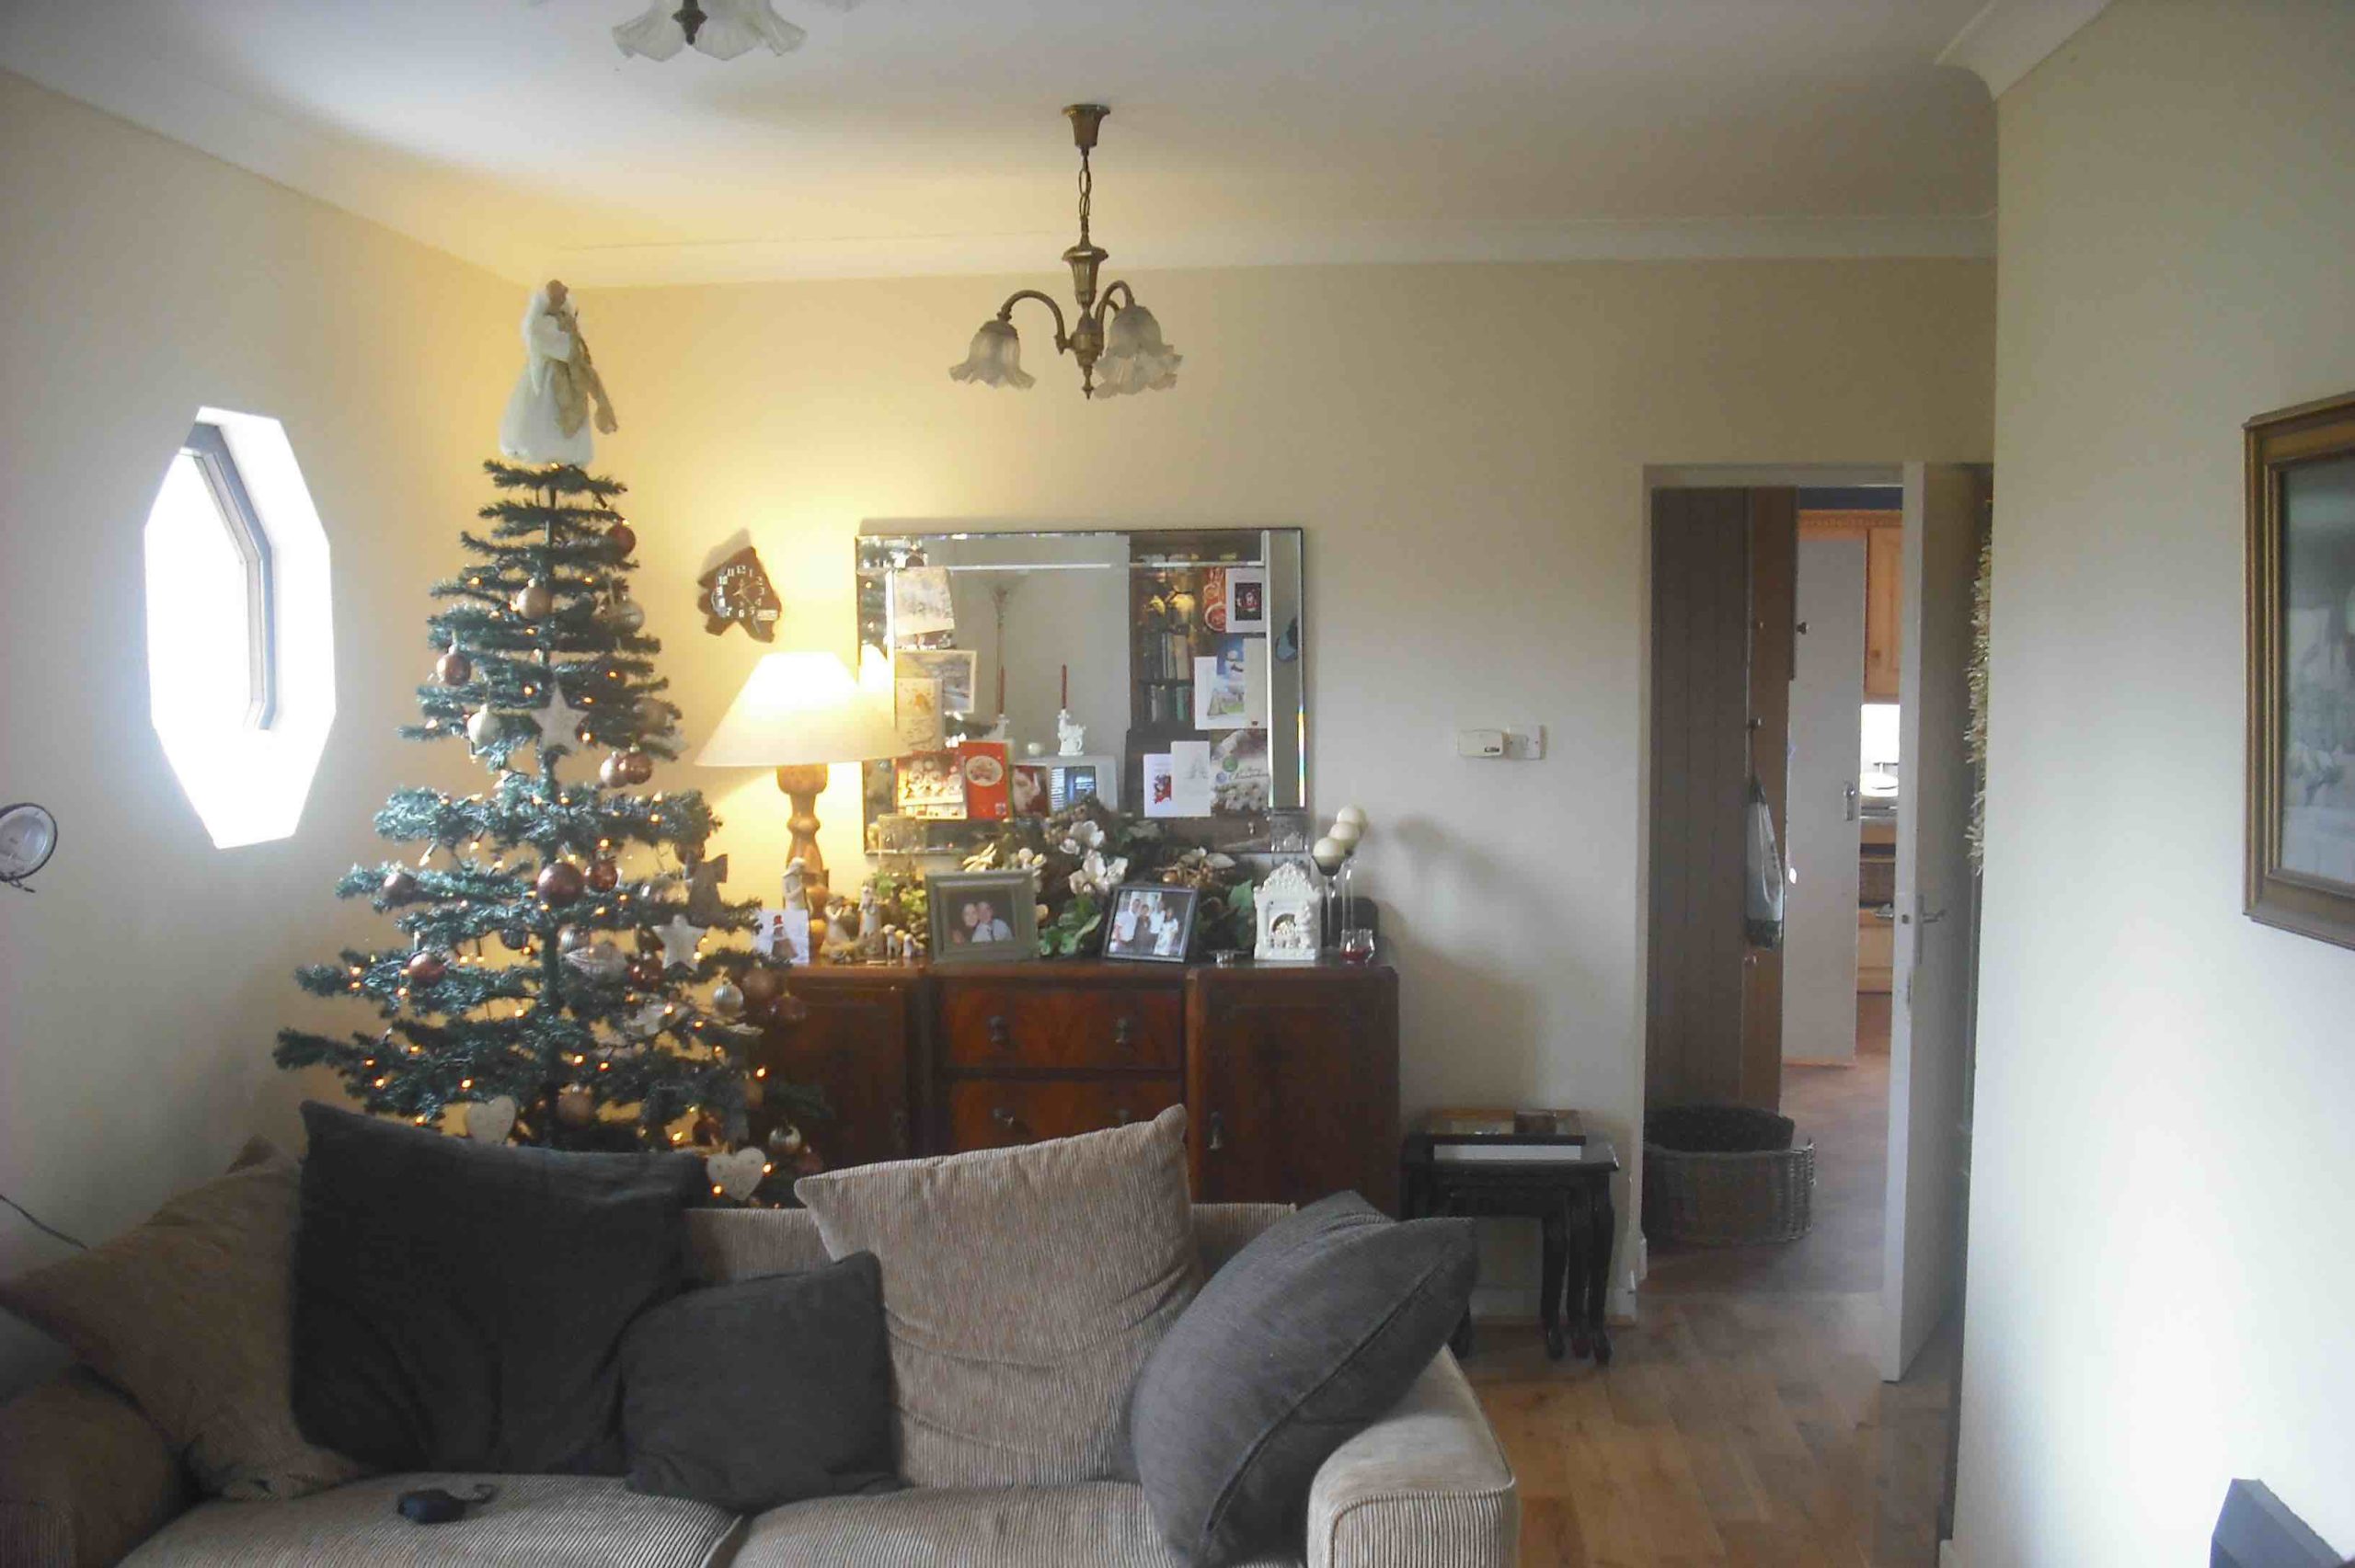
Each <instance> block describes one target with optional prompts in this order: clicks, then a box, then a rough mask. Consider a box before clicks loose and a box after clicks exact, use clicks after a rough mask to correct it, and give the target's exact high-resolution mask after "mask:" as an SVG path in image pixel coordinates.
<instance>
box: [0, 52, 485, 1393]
mask: <svg viewBox="0 0 2355 1568" xmlns="http://www.w3.org/2000/svg"><path fill="white" fill-rule="evenodd" d="M0 214H5V215H6V216H5V218H0V225H5V227H0V235H5V237H0V302H5V305H0V552H4V553H5V555H4V556H0V558H5V560H6V578H5V581H6V592H7V612H6V614H5V615H0V649H5V652H0V668H5V669H6V671H7V674H8V679H7V680H6V681H0V735H5V736H6V741H5V750H0V800H24V799H30V800H39V801H42V802H45V803H46V804H47V805H48V806H49V807H51V808H52V810H54V811H55V812H56V814H57V817H58V820H59V828H60V843H59V848H58V852H57V855H56V858H55V859H54V860H53V861H52V863H51V864H50V865H49V867H48V869H46V870H45V871H43V872H42V873H41V874H40V877H39V878H38V879H37V881H36V886H37V887H38V888H39V891H38V892H37V893H35V894H33V895H31V896H26V895H24V894H20V893H16V892H11V891H7V890H5V889H0V1191H4V1192H6V1193H7V1194H8V1195H9V1196H13V1197H15V1198H17V1200H18V1201H20V1202H22V1203H23V1204H25V1205H26V1206H27V1207H29V1208H31V1209H32V1210H33V1211H34V1212H35V1213H37V1214H40V1216H41V1217H42V1218H44V1219H48V1220H49V1221H50V1222H51V1223H52V1224H55V1225H58V1226H61V1227H63V1229H65V1230H69V1231H72V1232H75V1233H76V1234H78V1235H81V1236H83V1237H85V1238H89V1239H96V1238H98V1237H99V1236H103V1235H107V1234H109V1233H111V1232H112V1231H114V1230H119V1229H121V1227H123V1226H125V1225H128V1224H130V1223H132V1222H133V1221H135V1220H136V1219H140V1218H141V1217H143V1216H144V1215H145V1214H146V1213H147V1212H148V1211H149V1210H150V1209H152V1208H153V1207H155V1205H156V1204H157V1203H159V1202H160V1201H162V1200H163V1198H165V1197H166V1196H168V1195H169V1194H170V1193H171V1192H172V1191H173V1190H174V1189H176V1188H178V1187H181V1186H184V1185H189V1184H190V1183H193V1182H195V1181H198V1180H201V1179H202V1178H204V1177H206V1176H208V1175H212V1174H214V1173H218V1172H219V1171H220V1170H222V1169H223V1168H224V1166H225V1165H226V1164H227V1162H228V1160H229V1158H230V1156H231V1155H232V1154H233V1153H234V1152H235V1151H236V1148H237V1145H238V1143H239V1142H240V1141H241V1140H242V1139H244V1138H245V1137H246V1136H247V1133H248V1132H249V1131H254V1130H260V1131H264V1132H268V1133H270V1134H272V1135H274V1136H277V1137H280V1138H291V1137H292V1136H293V1133H294V1131H295V1124H294V1120H293V1110H292V1108H293V1104H294V1102H295V1100H296V1098H297V1097H298V1096H299V1093H301V1091H302V1089H303V1087H304V1085H303V1083H302V1082H301V1081H300V1080H297V1079H295V1078H293V1077H291V1076H289V1075H287V1074H284V1073H281V1072H279V1071H278V1070H276V1069H275V1068H274V1067H272V1066H271V1065H270V1054H269V1053H270V1044H271V1036H272V1035H273V1034H274V1032H275V1031H276V1029H277V1028H278V1026H279V1025H281V1024H286V1023H290V1022H294V1021H297V1020H307V1021H309V1022H311V1023H314V1024H330V1023H331V1024H337V1025H339V1026H357V1024H358V1023H359V1022H361V1019H360V1017H358V1016H355V1015H354V1014H352V1013H349V1012H348V1011H345V1010H341V1009H323V1008H322V1006H321V1004H317V1003H313V1002H308V1001H306V1000H305V999H304V998H303V997H302V996H301V994H300V993H299V992H298V991H296V990H295V989H294V984H293V974H292V971H293V967H294V966H295V964H296V963H298V962H300V961H304V960H306V959H311V958H324V957H331V956H333V954H334V951H335V948H336V946H337V945H338V944H339V941H340V940H341V939H344V938H347V937H359V936H381V935H382V934H383V931H382V928H381V927H380V926H378V925H377V922H375V921H373V918H371V917H369V916H368V915H367V914H366V913H365V911H364V910H353V909H351V908H349V907H346V906H341V905H339V904H338V903H337V901H336V899H335V898H334V896H333V891H332V888H333V884H334V881H335V878H336V876H338V874H339V873H340V872H341V871H342V870H343V869H344V868H345V867H346V866H348V865H350V864H351V863H352V862H353V861H354V860H356V859H362V858H369V859H373V858H374V857H375V854H376V848H377V845H376V841H375V838H374V835H373V832H372V831H371V829H370V826H369V818H370V817H371V815H372V814H373V812H374V810H375V809H376V808H377V807H380V806H382V805H383V804H384V799H385V795H386V793H387V792H388V791H389V790H390V789H391V788H392V787H393V786H394V785H395V784H399V783H404V782H407V783H417V782H432V781H437V780H441V779H445V778H446V779H448V780H449V782H453V783H455V782H458V781H459V779H460V778H462V777H463V776H464V774H463V772H462V771H452V770H453V769H454V767H456V766H457V765H456V764H455V763H454V760H453V759H451V758H449V757H442V758H439V759H437V758H436V757H434V756H433V755H432V754H431V751H430V750H429V749H427V748H424V747H419V746H410V745H407V744H404V743H401V742H399V741H398V740H396V738H395V736H394V734H393V729H394V727H395V726H396V724H399V723H401V722H403V721H404V720H406V719H408V718H410V717H412V716H413V715H414V713H415V707H414V702H413V699H412V697H411V694H410V693H411V688H412V687H413V686H414V685H415V683H416V681H418V680H419V679H421V678H422V677H423V676H424V674H425V673H426V671H427V669H428V658H427V651H426V649H425V647H424V643H423V635H424V616H425V613H426V612H427V609H428V601H427V600H426V598H425V593H424V589H425V586H426V584H427V583H428V582H429V581H430V580H431V578H433V577H435V576H437V575H440V573H441V572H442V570H444V569H446V568H447V567H450V566H452V565H454V562H455V560H456V557H457V547H456V533H457V529H458V527H459V526H460V525H461V524H462V523H464V522H465V521H468V520H469V519H471V517H472V515H473V511H474V509H475V507H476V506H477V505H478V504H479V502H480V500H481V498H482V491H483V486H482V484H481V481H480V475H479V474H478V473H477V472H476V464H478V463H479V462H480V460H481V459H482V457H484V456H485V455H487V454H488V452H489V450H490V448H491V446H492V445H493V441H494V437H495V436H496V433H497V421H498V418H499V411H500V406H501V404H502V402H503V401H504V398H505V395H506V390H507V383H508V379H509V378H510V377H511V375H512V374H513V372H514V369H515V366H516V364H517V362H518V361H520V358H521V350H520V348H519V346H518V340H517V338H516V321H517V319H518V318H519V317H520V316H521V315H522V313H523V298H522V296H521V294H520V292H518V291H517V290H515V289H513V288H511V287H510V286H508V285H506V284H503V283H499V282H496V281H493V280H490V279H488V277H487V276H486V275H485V274H483V273H480V272H477V271H476V270H474V269H471V268H468V267H466V266H464V265H462V264H460V263H458V262H455V261H453V260H451V259H450V258H446V257H443V256H442V255H440V254H438V253H436V252H432V251H429V250H427V249H425V248H423V247H421V246H417V245H414V244H411V243H409V242H408V241H406V240H402V239H398V238H396V237H395V236H394V235H391V234H389V233H387V232H386V231H385V230H382V229H379V228H376V227H374V226H373V225H371V224H367V223H362V222H360V221H358V220H356V219H353V218H350V217H347V216H345V215H343V214H341V213H339V212H334V211H332V210H330V209H328V208H327V207H324V206H322V205H320V204H319V203H317V202H315V201H312V200H308V199H306V198H303V197H298V196H295V195H293V193H292V192H289V191H287V190H285V189H281V188H279V187H277V186H273V185H270V184H269V183H267V182H266V181H263V180H261V179H258V178H256V177H253V176H251V175H248V174H245V173H242V172H239V171H237V170H235V169H232V168H230V167H229V166H226V165H224V164H221V163H218V162H215V161H214V160H213V159H211V158H207V157H204V156H202V155H199V154H196V153H193V152H190V151H189V150H188V149H186V148H184V147H181V146H178V145H177V144H175V143H170V142H167V141H164V140H163V139H161V138H159V137H155V136H153V135H150V134H148V133H146V132H141V131H136V130H133V129H132V128H131V127H130V126H128V125H125V124H123V123H122V122H121V121H119V120H112V119H109V118H108V117H107V116H104V115H101V114H99V113H98V112H96V111H94V110H91V109H86V108H84V107H82V106H80V105H78V104H75V103H73V102H70V101H68V100H66V99H64V98H61V97H55V96H53V95H52V94H50V93H48V92H46V91H44V90H42V89H40V88H38V87H34V86H30V85H29V84H28V83H26V82H25V81H23V80H22V79H21V78H18V77H16V76H12V75H8V74H0ZM203 404H212V405H215V406H223V407H227V408H234V409H238V410H243V411H247V412H252V413H260V414H270V415H275V416H277V417H279V418H281V419H282V420H283V421H284V422H285V425H286V429H287V432H288V434H289V436H290V437H291V438H292V440H293V445H294V451H295V453H296V455H297V456H298V457H299V459H300V460H301V462H302V464H303V467H304V474H305V475H306V476H307V478H308V481H309V485H310V489H311V493H312V496H313V498H314V499H315V500H316V502H317V504H318V509H319V513H320V516H321V518H322V519H323V521H325V523H326V527H327V536H328V544H329V548H330V550H331V552H332V556H333V572H334V589H333V592H334V610H335V622H336V650H337V654H338V656H339V666H338V669H337V671H336V695H337V703H338V708H339V712H338V716H337V719H336V724H335V729H334V732H333V735H332V736H331V738H330V739H329V741H328V744H327V755H326V758H325V760H324V761H323V762H322V763H321V765H320V768H319V772H318V776H317V779H316V784H315V785H314V788H313V791H312V795H311V798H310V803H309V806H308V808H307V809H306V810H305V811H304V815H303V822H302V827H301V829H300V830H299V831H298V832H297V833H296V834H295V836H294V837H293V839H291V840H288V841H283V842H278V843H270V844H257V845H253V846H250V847H247V848H244V849H237V850H228V851H222V850H215V849H214V848H213V844H212V841H211V840H210V839H209V838H208V837H207V836H206V834H205V831H204V829H203V827H202V826H201V824H200V823H199V822H198V820H197V818H196V814H195V812H194V811H193V810H192V809H190V807H189V805H188V802H187V800H186V798H185V797H184V796H183V795H181V794H180V791H179V787H178V784H177V783H176V782H175V780H174V778H173V776H172V773H171V771H170V769H169V768H168V767H167V765H166V763H165V761H164V755H163V751H162V749H161V747H160V746H159V744H158V743H157V741H156V738H155V731H154V730H153V729H152V728H151V727H149V725H148V722H147V665H146V640H145V624H144V611H143V605H144V598H143V592H144V589H143V578H142V570H141V566H140V561H141V556H140V531H141V528H142V527H143V525H144V523H145V521H146V517H147V509H148V506H149V503H150V502H151V501H152V500H153V499H154V497H155V486H157V484H158V483H159V482H160V481H161V479H162V477H163V472H164V465H165V464H166V463H167V461H168V460H169V458H170V456H171V454H172V453H173V452H175V451H176V450H177V449H178V444H179V442H180V441H181V440H182V438H183V437H184V436H185V435H186V434H187V432H188V427H189V423H190V420H191V419H192V418H193V417H194V416H195V413H196V410H197V408H198V406H200V405H203ZM312 1087H313V1089H314V1090H315V1091H316V1088H317V1087H318V1086H317V1085H313V1086H312ZM61 1251H62V1249H61V1248H60V1247H59V1246H58V1245H57V1244H56V1243H54V1242H50V1241H48V1240H46V1239H44V1238H42V1237H40V1236H39V1235H38V1234H37V1233H35V1232H34V1231H33V1230H31V1229H30V1228H29V1227H28V1226H26V1225H24V1224H23V1223H22V1222H21V1221H19V1220H18V1219H17V1218H16V1217H15V1216H14V1215H11V1214H6V1213H5V1212H0V1272H13V1271H15V1270H17V1269H19V1268H23V1267H27V1266H29V1265H33V1264H35V1263H38V1262H41V1261H45V1260H47V1259H49V1258H52V1257H54V1256H56V1255H58V1254H59V1253H60V1252H61ZM50 1355H51V1352H50V1351H49V1349H48V1348H47V1346H46V1345H44V1344H43V1343H42V1342H39V1341H37V1340H36V1339H35V1338H34V1336H32V1335H31V1334H30V1333H29V1332H28V1331H26V1330H24V1329H22V1328H20V1327H18V1326H17V1324H16V1323H15V1322H14V1321H13V1320H9V1319H6V1318H5V1317H0V1391H6V1390H7V1389H9V1388H12V1387H14V1386H15V1385H16V1384H17V1383H19V1382H21V1381H23V1380H24V1379H26V1378H27V1377H29V1375H30V1374H31V1373H32V1372H33V1371H34V1370H35V1369H36V1368H40V1367H41V1366H44V1365H46V1364H47V1362H48V1360H49V1357H50Z"/></svg>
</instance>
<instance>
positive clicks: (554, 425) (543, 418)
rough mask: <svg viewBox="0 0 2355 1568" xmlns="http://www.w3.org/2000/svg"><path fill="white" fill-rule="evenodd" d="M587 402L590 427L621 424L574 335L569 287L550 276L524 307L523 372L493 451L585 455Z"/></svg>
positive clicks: (533, 459) (592, 447) (529, 458)
mask: <svg viewBox="0 0 2355 1568" xmlns="http://www.w3.org/2000/svg"><path fill="white" fill-rule="evenodd" d="M592 403H593V404H594V405H595V406H596V417H595V419H594V421H593V424H594V428H595V429H596V430H598V431H601V432H603V434H605V435H612V434H613V433H614V431H615V430H616V429H619V428H620V426H619V424H618V423H617V422H616V421H615V418H614V404H613V399H612V398H610V397H608V396H606V395H605V383H604V381H603V378H601V377H600V376H599V375H598V374H597V367H596V364H595V363H594V362H593V361H591V359H590V358H589V340H588V339H587V338H583V337H581V336H580V313H579V311H578V309H577V307H575V306H574V304H573V303H572V295H571V293H570V292H569V290H567V289H566V288H565V286H564V284H563V283H562V282H561V281H560V280H557V279H554V278H551V279H549V280H548V281H547V285H546V287H545V288H542V289H540V290H538V291H537V292H534V294H533V295H532V303H531V306H530V308H529V309H527V310H526V311H525V312H524V313H523V374H522V375H520V376H518V377H517V378H516V380H515V390H514V392H513V393H511V395H509V396H508V399H507V413H506V417H505V418H501V419H500V422H499V450H500V452H501V453H503V454H504V455H506V456H508V457H511V458H513V459H515V460H516V461H517V462H520V463H570V464H587V463H589V462H591V461H592V459H594V457H595V456H596V453H597V439H596V436H595V435H593V434H592V433H591V428H592V419H591V418H590V406H591V405H592Z"/></svg>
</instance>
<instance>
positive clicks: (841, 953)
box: [826, 893, 860, 964]
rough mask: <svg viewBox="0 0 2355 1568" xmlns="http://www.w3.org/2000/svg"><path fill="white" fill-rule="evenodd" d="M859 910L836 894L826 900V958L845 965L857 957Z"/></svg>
mask: <svg viewBox="0 0 2355 1568" xmlns="http://www.w3.org/2000/svg"><path fill="white" fill-rule="evenodd" d="M859 919H860V917H859V909H858V906H857V905H856V904H854V903H852V902H851V901H850V900H849V899H848V898H844V897H843V896H842V895H841V894H839V893H837V894H835V895H834V896H833V898H829V899H827V900H826V956H827V957H828V958H829V959H831V960H833V962H835V963H838V964H847V963H850V962H852V961H854V960H855V959H856V958H857V956H858V937H859Z"/></svg>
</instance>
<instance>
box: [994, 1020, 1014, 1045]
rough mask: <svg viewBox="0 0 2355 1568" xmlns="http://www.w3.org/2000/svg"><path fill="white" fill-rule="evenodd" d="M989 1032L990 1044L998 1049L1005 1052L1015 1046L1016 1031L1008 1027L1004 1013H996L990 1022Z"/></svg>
mask: <svg viewBox="0 0 2355 1568" xmlns="http://www.w3.org/2000/svg"><path fill="white" fill-rule="evenodd" d="M989 1031H990V1044H991V1045H994V1046H995V1047H997V1048H998V1049H1000V1050H1005V1049H1007V1048H1009V1047H1012V1046H1013V1044H1014V1031H1013V1030H1011V1029H1009V1028H1007V1027H1006V1025H1005V1015H1004V1014H1003V1013H995V1014H993V1015H992V1016H991V1018H990V1021H989Z"/></svg>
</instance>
